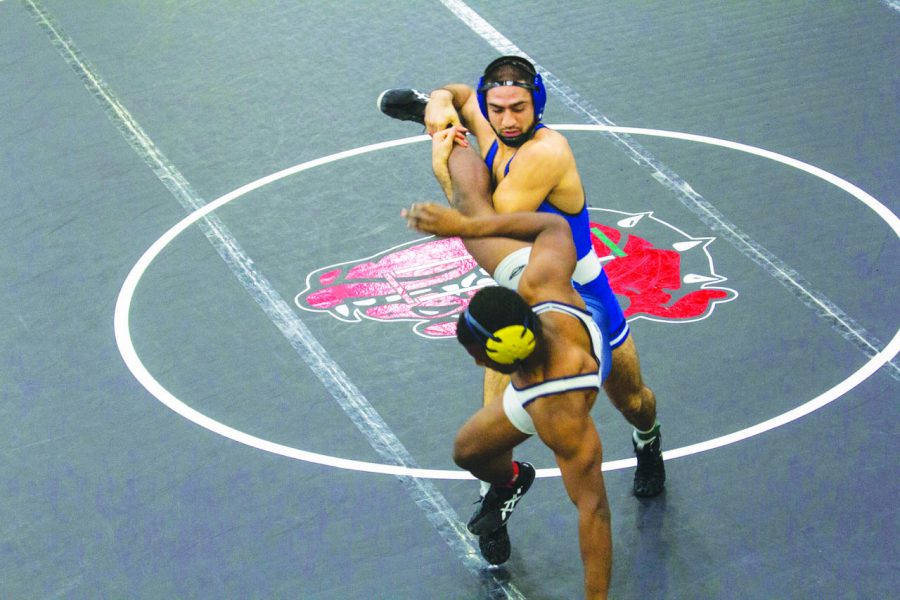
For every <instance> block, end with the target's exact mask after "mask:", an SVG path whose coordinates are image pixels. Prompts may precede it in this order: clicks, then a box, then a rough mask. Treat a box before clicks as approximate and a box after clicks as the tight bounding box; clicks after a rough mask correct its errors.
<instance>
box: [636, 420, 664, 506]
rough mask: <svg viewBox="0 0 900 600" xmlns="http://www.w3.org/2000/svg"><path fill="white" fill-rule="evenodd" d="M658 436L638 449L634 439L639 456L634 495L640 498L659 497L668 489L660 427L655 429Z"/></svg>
mask: <svg viewBox="0 0 900 600" xmlns="http://www.w3.org/2000/svg"><path fill="white" fill-rule="evenodd" d="M655 432H656V436H655V437H654V438H653V440H652V441H650V442H647V443H646V444H644V447H643V448H638V445H637V442H636V441H635V440H634V439H633V438H632V440H631V443H632V444H634V454H635V456H637V470H635V472H634V485H633V490H634V495H635V496H637V497H639V498H652V497H653V496H658V495H659V494H660V493H661V492H662V491H663V488H665V487H666V466H665V463H664V462H663V456H662V449H661V448H660V433H659V425H657V426H656V428H655Z"/></svg>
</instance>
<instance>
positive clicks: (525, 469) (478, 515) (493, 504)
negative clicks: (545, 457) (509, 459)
mask: <svg viewBox="0 0 900 600" xmlns="http://www.w3.org/2000/svg"><path fill="white" fill-rule="evenodd" d="M517 464H518V465H519V477H518V478H517V479H516V482H515V483H514V484H513V485H512V486H511V487H504V486H500V485H492V486H491V488H490V489H489V490H488V492H487V494H485V495H484V497H483V498H482V499H481V500H480V501H479V503H478V510H476V511H475V514H474V515H472V518H471V519H469V524H468V525H467V526H466V527H468V529H469V531H470V532H471V533H473V534H475V535H477V536H479V537H480V536H484V535H487V534H490V533H494V532H495V531H497V530H498V529H500V528H501V527H503V526H504V525H506V522H507V521H508V520H509V517H510V515H512V512H513V509H515V508H516V504H518V503H519V500H521V499H522V496H524V495H525V492H527V491H528V488H530V487H531V484H532V482H534V474H535V472H534V467H532V466H531V465H530V464H528V463H526V462H517Z"/></svg>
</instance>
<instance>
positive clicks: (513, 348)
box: [484, 325, 534, 365]
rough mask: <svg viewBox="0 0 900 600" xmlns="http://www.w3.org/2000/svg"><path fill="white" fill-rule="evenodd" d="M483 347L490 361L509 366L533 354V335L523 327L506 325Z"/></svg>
mask: <svg viewBox="0 0 900 600" xmlns="http://www.w3.org/2000/svg"><path fill="white" fill-rule="evenodd" d="M484 347H485V350H486V351H487V355H488V356H489V357H490V358H491V360H493V361H494V362H497V363H500V364H501V365H511V364H513V363H515V362H516V361H520V360H525V359H526V358H528V356H529V355H530V354H531V353H532V352H534V333H533V332H532V331H531V330H530V329H529V328H527V327H525V326H524V325H507V326H506V327H503V328H501V329H498V330H497V331H495V332H494V333H493V335H492V336H491V337H490V338H489V339H488V340H487V342H485V344H484Z"/></svg>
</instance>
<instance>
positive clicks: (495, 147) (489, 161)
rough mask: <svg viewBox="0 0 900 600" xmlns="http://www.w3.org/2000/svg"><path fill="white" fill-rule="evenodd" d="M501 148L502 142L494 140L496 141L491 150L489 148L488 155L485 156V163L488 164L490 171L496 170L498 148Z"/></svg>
mask: <svg viewBox="0 0 900 600" xmlns="http://www.w3.org/2000/svg"><path fill="white" fill-rule="evenodd" d="M499 149H500V142H498V141H497V140H494V143H493V144H491V148H490V150H488V153H487V155H486V156H485V157H484V163H485V164H486V165H487V168H488V171H489V172H491V173H493V172H494V159H495V158H496V157H497V150H499Z"/></svg>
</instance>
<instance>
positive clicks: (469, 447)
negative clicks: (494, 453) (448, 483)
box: [453, 435, 479, 471]
mask: <svg viewBox="0 0 900 600" xmlns="http://www.w3.org/2000/svg"><path fill="white" fill-rule="evenodd" d="M478 459H479V452H478V447H477V445H476V444H475V443H474V442H473V441H472V440H470V439H467V438H466V437H464V436H460V435H458V436H456V440H455V441H454V442H453V462H454V463H455V464H456V466H457V467H459V468H460V469H465V470H466V471H469V470H471V468H472V467H474V466H475V465H476V464H477V463H478Z"/></svg>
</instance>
